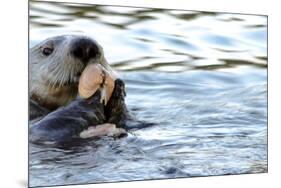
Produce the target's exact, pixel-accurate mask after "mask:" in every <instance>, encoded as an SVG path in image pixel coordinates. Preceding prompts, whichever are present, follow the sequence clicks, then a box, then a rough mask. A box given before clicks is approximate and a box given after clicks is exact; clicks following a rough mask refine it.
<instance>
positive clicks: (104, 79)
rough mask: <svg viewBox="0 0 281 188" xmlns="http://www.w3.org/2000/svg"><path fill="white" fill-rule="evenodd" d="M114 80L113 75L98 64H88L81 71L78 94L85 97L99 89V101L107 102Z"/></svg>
mask: <svg viewBox="0 0 281 188" xmlns="http://www.w3.org/2000/svg"><path fill="white" fill-rule="evenodd" d="M114 80H115V79H114V78H113V76H111V74H109V72H107V71H106V69H105V68H104V67H103V66H101V65H100V64H96V63H95V64H89V65H87V67H86V68H85V69H84V71H83V72H82V75H81V77H80V80H79V86H78V92H79V95H80V97H82V98H84V99H87V98H89V97H91V96H92V95H93V94H94V93H95V92H96V91H97V90H98V89H100V90H101V102H104V104H107V102H108V100H109V99H110V97H111V95H112V92H113V89H114Z"/></svg>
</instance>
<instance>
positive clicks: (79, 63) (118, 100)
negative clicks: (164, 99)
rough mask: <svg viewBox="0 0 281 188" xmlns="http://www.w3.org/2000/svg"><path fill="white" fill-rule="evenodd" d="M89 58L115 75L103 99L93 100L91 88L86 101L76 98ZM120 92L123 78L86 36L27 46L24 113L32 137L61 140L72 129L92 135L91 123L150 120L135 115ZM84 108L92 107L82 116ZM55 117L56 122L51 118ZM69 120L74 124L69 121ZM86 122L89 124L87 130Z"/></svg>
mask: <svg viewBox="0 0 281 188" xmlns="http://www.w3.org/2000/svg"><path fill="white" fill-rule="evenodd" d="M89 64H99V65H101V66H102V67H103V69H104V70H106V72H107V73H108V74H109V75H110V77H112V78H114V80H115V82H114V90H113V93H112V95H111V97H110V99H109V101H108V103H107V104H106V105H101V104H100V103H99V102H98V101H99V99H100V95H99V92H97V93H95V94H93V97H92V98H91V100H90V101H91V103H92V105H91V106H90V107H89V106H87V100H86V101H85V100H81V99H79V97H78V98H77V96H78V82H79V79H80V76H81V74H82V73H83V71H84V70H85V67H87V66H88V65H89ZM125 95H126V93H125V85H124V82H123V81H122V80H121V79H119V78H118V76H117V73H116V72H115V71H114V70H113V69H112V68H111V67H110V65H109V64H108V63H107V61H106V59H105V56H104V53H103V49H102V47H101V46H100V45H99V44H98V43H97V42H96V41H95V40H94V39H92V38H89V37H87V36H81V35H61V36H56V37H51V38H48V39H46V40H44V41H43V42H41V43H39V44H37V45H35V46H34V47H33V48H31V49H30V52H29V96H30V102H29V119H30V125H31V131H30V133H31V137H30V138H31V140H32V141H39V140H42V139H43V140H44V141H48V140H50V141H54V140H58V141H61V140H64V139H65V140H68V139H69V138H73V136H74V137H76V136H77V135H79V136H81V137H89V135H90V136H91V135H95V133H93V131H96V130H95V129H92V126H93V123H94V124H96V125H98V124H104V125H105V127H108V128H109V129H114V128H115V126H116V127H117V128H123V129H130V128H141V127H146V126H150V125H152V124H151V123H144V122H141V121H137V120H136V119H135V118H133V117H132V116H131V115H130V114H129V111H128V109H127V107H126V104H125ZM88 102H89V101H88ZM86 111H88V112H87V113H90V114H91V113H92V117H90V119H88V118H89V117H86V118H85V117H83V113H84V112H86ZM87 113H86V114H87ZM61 116H65V117H61ZM93 116H96V117H94V118H93ZM80 117H81V118H80ZM50 119H52V120H50ZM53 119H55V120H53ZM71 119H72V120H73V121H72V122H71ZM58 121H62V124H60V125H59V124H58V123H52V122H58ZM85 121H86V125H85ZM52 124H55V125H52ZM67 124H69V126H67ZM73 124H76V125H77V126H76V127H75V126H71V125H73ZM113 125H114V126H113ZM71 127H72V128H71ZM89 127H90V130H87V129H88V128H89ZM98 128H99V130H102V129H103V128H101V127H98ZM100 128H101V129H100ZM117 130H118V129H117ZM73 132H75V133H74V134H73ZM121 132H122V131H121ZM69 133H70V134H69ZM40 135H41V136H40ZM65 135H66V137H65ZM67 135H68V136H67ZM69 135H71V136H69Z"/></svg>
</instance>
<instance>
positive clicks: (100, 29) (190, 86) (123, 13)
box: [29, 2, 267, 186]
mask: <svg viewBox="0 0 281 188" xmlns="http://www.w3.org/2000/svg"><path fill="white" fill-rule="evenodd" d="M30 5H31V6H30V46H31V47H32V46H33V45H34V44H36V43H37V42H39V41H41V40H43V39H45V38H47V37H50V36H54V35H61V34H69V33H76V34H81V33H84V34H86V35H89V36H91V37H93V38H95V39H96V40H97V41H98V42H99V43H100V44H101V45H102V46H103V47H104V51H105V56H106V58H107V60H108V61H109V63H110V64H111V65H112V66H113V67H114V68H115V69H116V70H117V71H118V72H119V73H120V75H121V76H122V78H123V80H124V81H125V83H126V88H127V97H126V103H127V105H128V107H129V109H130V111H131V112H132V113H133V114H135V116H136V117H137V118H138V119H140V120H145V121H148V122H154V123H156V125H155V126H152V127H149V128H144V129H140V130H135V131H132V132H131V133H130V134H129V136H128V137H125V138H121V139H117V140H114V139H113V138H107V137H105V138H102V139H99V140H93V141H91V142H87V143H81V144H80V145H75V146H72V147H68V148H51V147H42V146H41V147H39V146H34V145H30V166H29V168H30V185H31V186H38V185H57V184H76V183H96V182H115V181H128V180H141V179H155V178H157V179H158V178H176V177H193V176H209V175H224V174H240V173H262V172H267V18H266V17H265V16H253V15H239V14H225V13H206V12H196V11H176V10H159V9H144V8H128V7H112V6H94V5H91V6H88V5H77V4H58V3H56V4H54V3H51V4H50V3H40V2H31V4H30Z"/></svg>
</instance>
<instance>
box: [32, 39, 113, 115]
mask: <svg viewBox="0 0 281 188" xmlns="http://www.w3.org/2000/svg"><path fill="white" fill-rule="evenodd" d="M29 60H30V61H29V86H30V87H29V89H30V90H29V91H30V96H31V98H32V99H33V100H35V101H36V102H38V103H39V104H40V105H41V106H43V107H45V108H48V109H50V110H54V109H56V108H57V107H59V106H62V105H65V104H67V103H68V102H69V101H71V100H73V98H74V97H76V95H77V87H78V81H79V77H80V75H81V73H82V71H83V70H84V68H85V67H86V65H87V64H89V63H100V64H101V65H103V66H104V67H105V68H106V69H107V70H108V71H109V72H111V73H112V74H114V72H113V71H112V70H111V68H110V66H109V65H108V63H107V62H106V60H105V58H104V54H103V50H102V47H101V46H100V45H99V44H98V43H97V42H96V41H95V40H93V39H91V38H89V37H85V36H79V35H62V36H56V37H52V38H48V39H46V40H44V41H43V42H41V43H39V44H37V45H36V46H34V47H33V48H31V49H30V51H29Z"/></svg>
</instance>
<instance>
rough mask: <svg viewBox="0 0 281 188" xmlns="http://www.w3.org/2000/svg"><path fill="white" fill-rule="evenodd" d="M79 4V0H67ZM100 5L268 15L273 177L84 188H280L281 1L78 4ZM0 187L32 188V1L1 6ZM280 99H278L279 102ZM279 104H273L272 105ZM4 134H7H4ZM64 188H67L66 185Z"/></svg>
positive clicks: (173, 0) (153, 0) (9, 0)
mask: <svg viewBox="0 0 281 188" xmlns="http://www.w3.org/2000/svg"><path fill="white" fill-rule="evenodd" d="M64 2H78V0H64ZM82 2H84V3H96V4H111V5H126V6H141V7H157V8H173V9H176V8H179V9H186V10H201V11H216V12H217V11H218V12H236V13H252V14H266V15H269V173H268V174H257V175H235V176H220V177H205V178H187V179H173V180H154V181H138V182H127V183H114V184H111V183H107V184H92V185H82V186H67V188H68V187H69V188H72V187H73V188H74V187H77V188H80V187H81V188H82V187H97V188H99V187H100V188H107V187H112V186H114V187H116V188H118V187H120V188H121V187H122V188H127V187H128V188H129V187H130V188H131V187H132V186H133V187H145V186H153V187H204V188H205V187H216V188H220V187H223V188H225V187H228V188H232V187H233V188H234V187H235V188H237V187H256V188H259V187H262V188H264V187H278V186H280V182H279V181H278V180H279V179H278V178H279V177H281V176H280V174H281V173H280V169H279V168H281V164H280V160H281V156H280V151H281V147H280V143H281V141H280V136H279V134H280V133H281V130H280V127H281V125H280V124H278V123H279V122H280V118H279V116H280V113H281V112H280V110H279V106H280V96H281V93H280V88H281V84H280V83H279V82H280V81H279V80H281V79H280V73H279V72H280V70H281V67H280V65H281V60H280V59H281V58H280V54H281V53H280V52H281V47H280V45H279V43H280V42H281V39H280V35H281V31H280V28H281V26H280V23H281V22H280V18H281V15H280V12H281V11H280V5H278V1H276V0H232V1H231V0H170V1H164V0H150V1H148V0H96V1H91V0H79V3H82ZM0 13H1V16H0V18H1V22H0V23H1V35H0V38H1V40H0V41H1V43H0V48H1V50H0V52H1V61H0V65H1V69H0V70H1V74H0V76H1V78H0V83H1V85H0V86H1V92H0V95H1V96H0V100H1V102H0V104H1V113H0V117H1V124H0V126H1V133H2V134H1V137H0V138H1V142H0V143H1V147H0V148H1V155H0V156H1V160H0V162H1V178H0V179H1V181H0V184H1V187H12V188H18V187H27V164H28V163H27V119H28V118H27V117H28V116H27V91H28V90H27V51H28V47H27V44H28V39H27V36H28V32H27V31H28V20H27V18H28V17H27V13H28V3H27V0H6V1H2V2H1V11H0ZM278 99H279V100H278ZM273 101H274V102H273ZM23 122H24V123H23ZM3 129H4V130H3ZM63 187H65V186H63Z"/></svg>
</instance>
